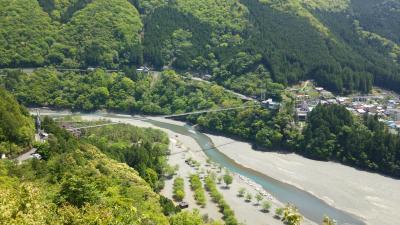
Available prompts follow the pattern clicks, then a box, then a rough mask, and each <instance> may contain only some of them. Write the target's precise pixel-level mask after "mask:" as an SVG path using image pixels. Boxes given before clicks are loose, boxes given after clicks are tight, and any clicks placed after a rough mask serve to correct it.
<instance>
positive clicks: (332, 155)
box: [297, 105, 400, 177]
mask: <svg viewBox="0 0 400 225" xmlns="http://www.w3.org/2000/svg"><path fill="white" fill-rule="evenodd" d="M299 143H300V147H299V148H298V150H297V151H298V152H299V153H300V154H303V155H305V156H307V157H310V158H313V159H318V160H334V161H339V162H342V163H344V164H347V165H351V166H356V167H359V168H362V169H367V170H372V171H378V172H381V173H384V174H388V175H391V176H395V177H400V163H399V162H400V136H399V135H396V134H392V133H391V132H390V131H389V130H388V128H387V127H385V125H384V124H383V123H381V122H379V120H378V118H377V117H376V116H368V115H366V116H364V117H363V118H358V117H355V116H354V115H352V114H351V113H350V112H349V111H347V109H346V108H344V107H343V106H338V105H319V106H317V107H316V108H315V109H314V110H313V111H312V112H311V113H310V115H309V117H308V120H307V126H306V128H305V129H304V131H303V137H302V139H301V140H299Z"/></svg>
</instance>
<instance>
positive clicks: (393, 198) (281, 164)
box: [207, 134, 400, 225]
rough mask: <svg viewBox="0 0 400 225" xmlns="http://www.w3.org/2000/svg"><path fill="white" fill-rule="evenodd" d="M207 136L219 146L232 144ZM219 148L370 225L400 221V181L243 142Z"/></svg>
mask: <svg viewBox="0 0 400 225" xmlns="http://www.w3.org/2000/svg"><path fill="white" fill-rule="evenodd" d="M207 136H209V137H210V138H211V139H212V141H213V142H214V144H215V145H218V146H219V145H223V144H225V143H231V142H232V141H233V140H232V139H230V138H226V137H222V136H215V135H210V134H208V135H207ZM218 149H219V150H220V151H221V152H223V153H224V154H225V155H227V156H228V157H229V158H231V159H234V160H235V161H236V162H237V163H239V164H242V165H244V166H246V167H249V168H251V169H254V170H256V171H259V172H261V173H264V174H266V175H268V176H270V177H273V178H275V179H277V180H280V181H283V182H286V183H289V184H292V185H294V186H296V187H299V188H301V189H303V190H306V191H308V192H310V193H312V194H314V195H315V196H317V197H319V198H321V199H323V200H325V201H326V202H327V203H329V204H331V205H333V206H334V207H337V208H339V209H343V210H345V211H348V212H351V213H353V214H356V215H359V216H360V217H362V218H364V219H365V221H366V222H367V223H368V224H379V225H386V224H387V225H393V224H398V221H399V220H400V213H398V212H399V209H400V180H396V179H392V178H388V177H385V176H382V175H378V174H374V173H369V172H365V171H359V170H356V169H354V168H351V167H348V166H344V165H341V164H338V163H333V162H320V161H315V160H310V159H306V158H304V157H301V156H299V155H296V154H280V153H275V152H259V151H255V150H253V149H252V147H251V145H250V144H248V143H244V142H235V143H234V144H230V145H225V146H222V147H219V148H218Z"/></svg>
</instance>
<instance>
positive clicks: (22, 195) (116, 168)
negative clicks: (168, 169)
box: [0, 119, 168, 224]
mask: <svg viewBox="0 0 400 225" xmlns="http://www.w3.org/2000/svg"><path fill="white" fill-rule="evenodd" d="M43 126H44V127H45V128H46V130H47V131H49V132H50V133H51V134H52V135H51V136H50V139H49V144H50V149H51V151H52V154H51V155H50V157H49V158H48V160H47V161H44V160H41V161H38V160H30V161H27V162H26V163H24V164H23V165H20V166H19V165H15V164H14V163H12V162H9V161H4V160H2V161H0V181H1V182H0V196H1V198H0V199H1V200H0V201H1V206H0V207H1V211H2V213H1V215H0V223H2V224H33V221H34V223H35V224H49V223H51V224H65V223H72V224H88V223H98V224H112V223H115V222H116V221H119V223H121V224H143V223H145V224H168V220H167V218H166V217H165V216H164V215H163V213H162V209H161V206H160V204H159V196H158V195H157V194H156V193H154V192H153V191H152V189H151V188H150V186H149V185H148V184H147V183H146V182H145V181H144V180H143V179H142V178H140V177H139V176H138V173H137V172H136V171H135V170H133V169H132V168H130V167H128V166H127V165H126V164H122V163H117V162H116V161H114V160H111V159H109V158H107V156H106V155H104V154H102V153H101V152H100V151H99V150H98V149H97V148H96V147H94V146H91V145H88V144H83V143H81V142H79V141H78V140H77V139H75V138H74V137H73V136H72V135H71V134H69V133H68V132H65V131H63V130H61V129H60V128H58V127H57V125H55V124H52V120H49V119H45V120H44V124H43ZM67 143H68V144H67ZM60 146H63V147H60Z"/></svg>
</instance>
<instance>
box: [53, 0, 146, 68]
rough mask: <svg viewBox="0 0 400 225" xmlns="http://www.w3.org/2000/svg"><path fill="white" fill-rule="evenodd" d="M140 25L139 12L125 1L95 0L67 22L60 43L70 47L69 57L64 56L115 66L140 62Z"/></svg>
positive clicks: (79, 61) (85, 63)
mask: <svg viewBox="0 0 400 225" xmlns="http://www.w3.org/2000/svg"><path fill="white" fill-rule="evenodd" d="M141 28H142V22H141V20H140V17H139V13H138V12H137V10H136V9H135V8H134V7H133V6H132V5H131V4H129V3H128V2H127V1H125V0H111V1H110V0H96V1H93V2H92V3H90V4H88V5H87V6H86V7H85V8H83V9H82V10H80V11H78V12H77V13H76V14H75V15H74V17H73V18H72V19H71V21H70V22H69V23H68V24H66V26H65V27H64V28H63V29H62V31H61V32H62V33H63V37H60V41H59V42H60V43H62V44H66V45H67V46H71V48H70V49H69V50H70V53H72V54H71V56H69V55H64V57H65V58H69V59H71V60H73V61H76V62H77V63H78V65H87V66H101V67H106V68H116V67H117V66H118V65H120V64H132V63H133V64H140V63H141V60H142V58H141V56H142V52H141V46H140V36H139V32H140V30H141ZM60 50H61V49H57V48H56V47H55V49H54V48H53V51H54V53H63V51H60ZM71 51H72V52H71ZM61 63H63V62H61ZM65 63H67V62H65Z"/></svg>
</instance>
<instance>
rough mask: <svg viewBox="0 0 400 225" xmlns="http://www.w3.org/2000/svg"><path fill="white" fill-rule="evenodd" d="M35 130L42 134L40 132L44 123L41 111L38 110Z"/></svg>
mask: <svg viewBox="0 0 400 225" xmlns="http://www.w3.org/2000/svg"><path fill="white" fill-rule="evenodd" d="M35 128H36V132H37V133H40V131H41V129H42V121H41V120H40V111H39V109H37V110H36V120H35Z"/></svg>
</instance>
